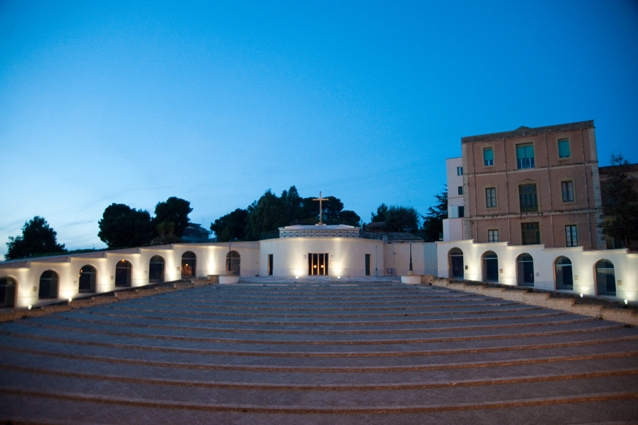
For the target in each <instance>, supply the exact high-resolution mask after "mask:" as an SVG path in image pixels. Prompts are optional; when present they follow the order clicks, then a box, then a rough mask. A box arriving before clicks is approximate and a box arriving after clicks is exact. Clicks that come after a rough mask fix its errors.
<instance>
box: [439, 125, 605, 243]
mask: <svg viewBox="0 0 638 425" xmlns="http://www.w3.org/2000/svg"><path fill="white" fill-rule="evenodd" d="M461 141H462V143H461V144H462V154H463V156H462V161H463V165H462V167H463V187H464V189H463V196H464V202H463V204H464V205H465V217H464V219H463V235H464V238H465V239H474V241H475V242H478V243H483V242H499V241H508V242H509V243H510V244H512V245H533V244H544V245H545V246H546V247H570V246H583V247H584V248H585V249H604V248H605V243H604V240H603V238H602V234H601V232H600V229H599V228H598V227H597V223H598V222H599V220H600V214H601V205H602V204H601V195H600V181H599V175H598V157H597V153H596V134H595V129H594V122H593V121H583V122H576V123H571V124H561V125H553V126H547V127H537V128H528V127H520V128H518V129H516V130H514V131H507V132H501V133H492V134H484V135H479V136H470V137H463V138H462V139H461ZM452 189H456V188H451V189H450V190H452Z"/></svg>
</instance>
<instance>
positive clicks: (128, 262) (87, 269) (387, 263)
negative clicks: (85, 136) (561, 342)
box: [0, 225, 437, 307]
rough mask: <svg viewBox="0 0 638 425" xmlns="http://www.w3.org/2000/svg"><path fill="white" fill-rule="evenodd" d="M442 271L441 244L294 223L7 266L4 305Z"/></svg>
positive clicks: (3, 267) (2, 281) (1, 293)
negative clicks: (224, 283)
mask: <svg viewBox="0 0 638 425" xmlns="http://www.w3.org/2000/svg"><path fill="white" fill-rule="evenodd" d="M410 254H411V255H412V264H413V271H414V272H415V273H416V274H435V273H436V270H437V259H436V245H435V244H433V243H423V242H420V241H418V242H415V241H412V243H410V242H409V241H392V242H388V241H387V239H386V238H384V236H382V235H378V234H376V235H374V234H365V232H361V230H360V229H359V228H358V227H352V226H345V225H337V226H329V225H323V226H290V227H284V228H280V229H279V237H278V238H275V239H266V240H262V241H259V242H233V243H230V244H229V243H223V242H219V243H192V244H173V245H163V246H151V247H142V248H131V249H122V250H114V251H96V252H91V253H84V254H70V255H60V256H54V257H42V258H34V259H25V260H12V261H5V262H1V263H0V306H2V305H4V306H9V307H11V306H15V307H27V306H30V305H31V306H34V305H38V304H47V303H51V302H57V301H59V300H68V299H73V298H76V297H78V296H88V295H91V294H99V293H105V292H111V291H116V290H118V289H120V288H131V287H140V286H144V285H148V284H152V283H157V282H162V281H175V280H179V279H182V278H187V279H189V278H198V277H201V278H205V277H207V276H211V275H222V276H223V275H226V274H229V271H228V270H229V269H230V270H231V272H230V273H232V274H235V275H239V276H269V275H270V276H282V277H283V276H299V277H303V276H309V275H317V276H322V275H323V276H328V277H335V278H336V277H340V276H371V277H372V276H388V275H390V276H392V275H405V274H407V272H408V270H409V263H410Z"/></svg>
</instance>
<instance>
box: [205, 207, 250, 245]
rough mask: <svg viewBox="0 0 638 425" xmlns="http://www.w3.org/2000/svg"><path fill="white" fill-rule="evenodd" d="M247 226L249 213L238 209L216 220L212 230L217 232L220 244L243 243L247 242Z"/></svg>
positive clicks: (211, 227)
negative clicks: (238, 241) (229, 242)
mask: <svg viewBox="0 0 638 425" xmlns="http://www.w3.org/2000/svg"><path fill="white" fill-rule="evenodd" d="M247 225H248V211H247V210H243V209H241V208H237V209H236V210H235V211H233V212H231V213H228V214H226V215H225V216H223V217H220V218H218V219H217V220H215V222H214V223H212V224H211V225H210V230H212V231H213V232H215V235H217V241H218V242H228V241H233V240H240V241H243V240H246V226H247Z"/></svg>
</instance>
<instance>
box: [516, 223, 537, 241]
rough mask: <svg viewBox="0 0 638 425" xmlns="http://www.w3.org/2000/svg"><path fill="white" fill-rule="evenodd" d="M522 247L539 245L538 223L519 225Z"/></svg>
mask: <svg viewBox="0 0 638 425" xmlns="http://www.w3.org/2000/svg"><path fill="white" fill-rule="evenodd" d="M521 234H522V236H523V240H522V244H523V245H537V244H539V243H541V231H540V228H539V226H538V223H521Z"/></svg>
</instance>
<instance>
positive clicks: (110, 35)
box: [0, 0, 638, 255]
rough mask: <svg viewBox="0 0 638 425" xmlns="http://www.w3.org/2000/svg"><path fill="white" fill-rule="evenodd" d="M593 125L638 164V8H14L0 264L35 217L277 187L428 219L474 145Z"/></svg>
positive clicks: (64, 230)
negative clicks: (452, 164) (465, 149)
mask: <svg viewBox="0 0 638 425" xmlns="http://www.w3.org/2000/svg"><path fill="white" fill-rule="evenodd" d="M589 119H593V120H594V122H595V125H596V135H597V140H598V154H599V159H600V165H609V158H610V156H611V154H612V153H621V154H622V155H624V156H625V157H626V158H627V159H628V160H629V161H630V162H638V138H637V136H636V134H637V133H636V125H637V123H638V2H636V1H635V0H614V1H602V0H596V1H588V0H578V1H556V0H551V1H542V0H541V1H538V0H535V1H511V0H508V1H490V2H484V1H482V2H478V1H477V2H466V1H444V2H434V1H432V2H430V1H418V2H417V1H414V2H407V1H386V2H380V1H361V2H353V1H334V2H331V1H316V2H313V1H290V2H278V1H256V2H243V1H223V2H222V1H214V2H211V1H202V2H196V1H181V2H177V1H175V2H169V1H158V0H153V1H148V2H141V1H130V0H127V1H113V0H109V1H84V0H81V1H77V2H71V1H41V0H39V1H29V0H0V158H1V159H2V171H3V173H2V174H3V176H2V179H1V180H0V255H4V253H5V252H6V242H7V241H8V237H9V236H16V235H19V234H21V227H22V226H23V224H24V223H25V222H26V221H27V220H30V219H31V218H33V217H34V216H36V215H39V216H42V217H44V218H45V219H46V220H47V221H48V222H49V224H50V225H51V227H53V228H54V229H55V230H56V231H57V232H58V242H60V243H65V244H66V247H67V248H69V249H76V248H92V247H96V248H102V247H105V245H104V244H103V243H102V242H101V241H100V240H99V238H98V237H97V233H98V224H97V223H98V220H99V219H100V218H101V217H102V213H103V212H104V209H105V208H106V207H107V206H108V205H110V204H111V203H113V202H117V203H125V204H127V205H129V206H131V207H134V208H137V209H146V210H148V211H149V212H151V214H152V213H153V210H154V208H155V204H156V203H157V202H159V201H165V200H166V199H167V198H168V197H170V196H178V197H180V198H184V199H186V200H188V201H190V202H191V206H192V207H193V212H192V213H191V215H190V217H191V221H193V222H196V223H203V224H204V225H205V227H208V226H210V223H211V221H213V220H215V219H216V218H218V217H220V216H222V215H224V214H226V213H228V212H230V211H232V210H234V209H235V208H245V207H246V206H248V205H249V204H250V203H251V202H252V201H254V200H256V199H258V198H259V197H260V196H261V195H262V194H263V193H264V192H265V191H266V190H267V189H269V188H270V189H272V190H273V192H275V193H277V194H278V195H279V194H281V191H282V190H284V189H287V188H288V187H290V186H291V185H293V184H294V185H296V186H297V189H298V190H299V193H300V195H301V196H304V197H305V196H316V195H318V194H319V191H320V190H321V191H323V194H324V196H326V195H333V196H337V197H339V198H340V199H341V200H342V201H343V202H344V204H345V208H346V209H352V210H354V211H356V212H357V213H358V214H359V215H360V216H361V217H362V219H363V220H365V221H369V220H370V213H371V212H372V211H374V210H376V207H377V206H378V205H379V204H380V203H382V202H385V203H386V204H388V205H403V206H413V207H415V208H416V209H417V210H418V211H419V212H421V213H422V214H424V213H425V212H426V210H427V208H428V207H429V206H431V205H432V204H433V203H434V194H436V193H439V192H441V191H442V189H443V188H444V185H445V159H446V158H449V157H455V156H460V154H461V148H460V144H461V142H460V139H461V137H463V136H471V135H477V134H484V133H493V132H498V131H507V130H513V129H515V128H517V127H520V126H522V125H525V126H528V127H536V126H544V125H553V124H561V123H567V122H574V121H583V120H589Z"/></svg>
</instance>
